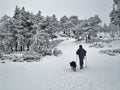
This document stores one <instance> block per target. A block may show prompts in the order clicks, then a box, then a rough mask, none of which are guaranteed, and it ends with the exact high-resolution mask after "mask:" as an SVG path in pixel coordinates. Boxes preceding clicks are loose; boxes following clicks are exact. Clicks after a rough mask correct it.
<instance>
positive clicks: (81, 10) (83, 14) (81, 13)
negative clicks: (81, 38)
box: [0, 0, 113, 24]
mask: <svg viewBox="0 0 120 90" xmlns="http://www.w3.org/2000/svg"><path fill="white" fill-rule="evenodd" d="M16 5H18V6H19V7H22V6H24V7H25V9H26V10H27V11H30V12H33V13H37V12H38V11H39V10H40V11H41V12H42V15H43V16H47V15H49V16H51V15H53V14H55V15H56V16H57V17H58V18H60V17H62V16H63V15H66V16H68V17H69V16H71V15H77V16H78V17H79V19H85V18H89V17H91V16H94V15H95V14H97V15H99V17H100V18H101V19H102V21H103V23H107V24H108V23H109V22H110V18H109V14H110V11H111V10H112V5H113V0H0V17H1V16H3V15H5V14H7V15H9V16H12V15H13V12H14V9H15V6H16Z"/></svg>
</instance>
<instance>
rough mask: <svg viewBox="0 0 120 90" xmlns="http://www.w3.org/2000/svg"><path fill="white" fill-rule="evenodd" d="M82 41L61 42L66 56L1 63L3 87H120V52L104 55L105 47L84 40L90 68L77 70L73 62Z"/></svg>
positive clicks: (26, 89)
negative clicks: (71, 64) (36, 60)
mask: <svg viewBox="0 0 120 90" xmlns="http://www.w3.org/2000/svg"><path fill="white" fill-rule="evenodd" d="M79 44H81V43H76V42H75V40H74V39H69V40H65V41H64V42H62V43H60V44H59V45H58V49H60V50H61V51H62V53H63V54H62V55H60V56H58V57H55V56H46V57H44V58H43V59H42V60H41V62H30V63H28V62H19V63H18V62H7V63H5V64H2V63H0V90H120V77H119V76H120V59H119V57H120V55H119V54H117V55H116V56H113V57H112V56H108V55H105V54H100V53H99V51H100V50H104V48H89V45H88V44H84V43H83V44H82V45H83V48H85V49H86V50H87V61H88V62H87V63H88V68H83V70H80V69H79V66H78V67H77V71H76V72H73V71H72V70H71V68H70V66H69V62H70V61H72V60H74V61H76V55H75V52H76V50H77V49H78V46H79ZM118 45H119V44H118ZM112 48H115V46H113V47H112ZM77 60H78V58H77ZM77 65H78V62H77Z"/></svg>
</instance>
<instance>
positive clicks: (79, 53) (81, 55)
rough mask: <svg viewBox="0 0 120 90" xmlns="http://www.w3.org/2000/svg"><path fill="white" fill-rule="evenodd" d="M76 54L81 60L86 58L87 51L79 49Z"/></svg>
mask: <svg viewBox="0 0 120 90" xmlns="http://www.w3.org/2000/svg"><path fill="white" fill-rule="evenodd" d="M76 54H77V55H78V56H79V58H84V56H86V51H85V50H84V49H83V48H79V49H78V50H77V52H76Z"/></svg>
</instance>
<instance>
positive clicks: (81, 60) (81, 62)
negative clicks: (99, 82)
mask: <svg viewBox="0 0 120 90" xmlns="http://www.w3.org/2000/svg"><path fill="white" fill-rule="evenodd" d="M82 68H83V58H80V69H82Z"/></svg>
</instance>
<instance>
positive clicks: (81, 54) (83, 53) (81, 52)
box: [76, 45, 87, 69]
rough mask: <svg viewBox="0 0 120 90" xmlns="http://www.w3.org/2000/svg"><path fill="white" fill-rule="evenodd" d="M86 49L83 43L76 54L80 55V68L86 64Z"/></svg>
mask: <svg viewBox="0 0 120 90" xmlns="http://www.w3.org/2000/svg"><path fill="white" fill-rule="evenodd" d="M86 53H87V52H86V50H85V49H83V47H82V45H79V49H78V50H77V52H76V54H77V55H78V56H79V64H80V69H82V68H83V64H84V61H83V59H84V57H85V56H86Z"/></svg>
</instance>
